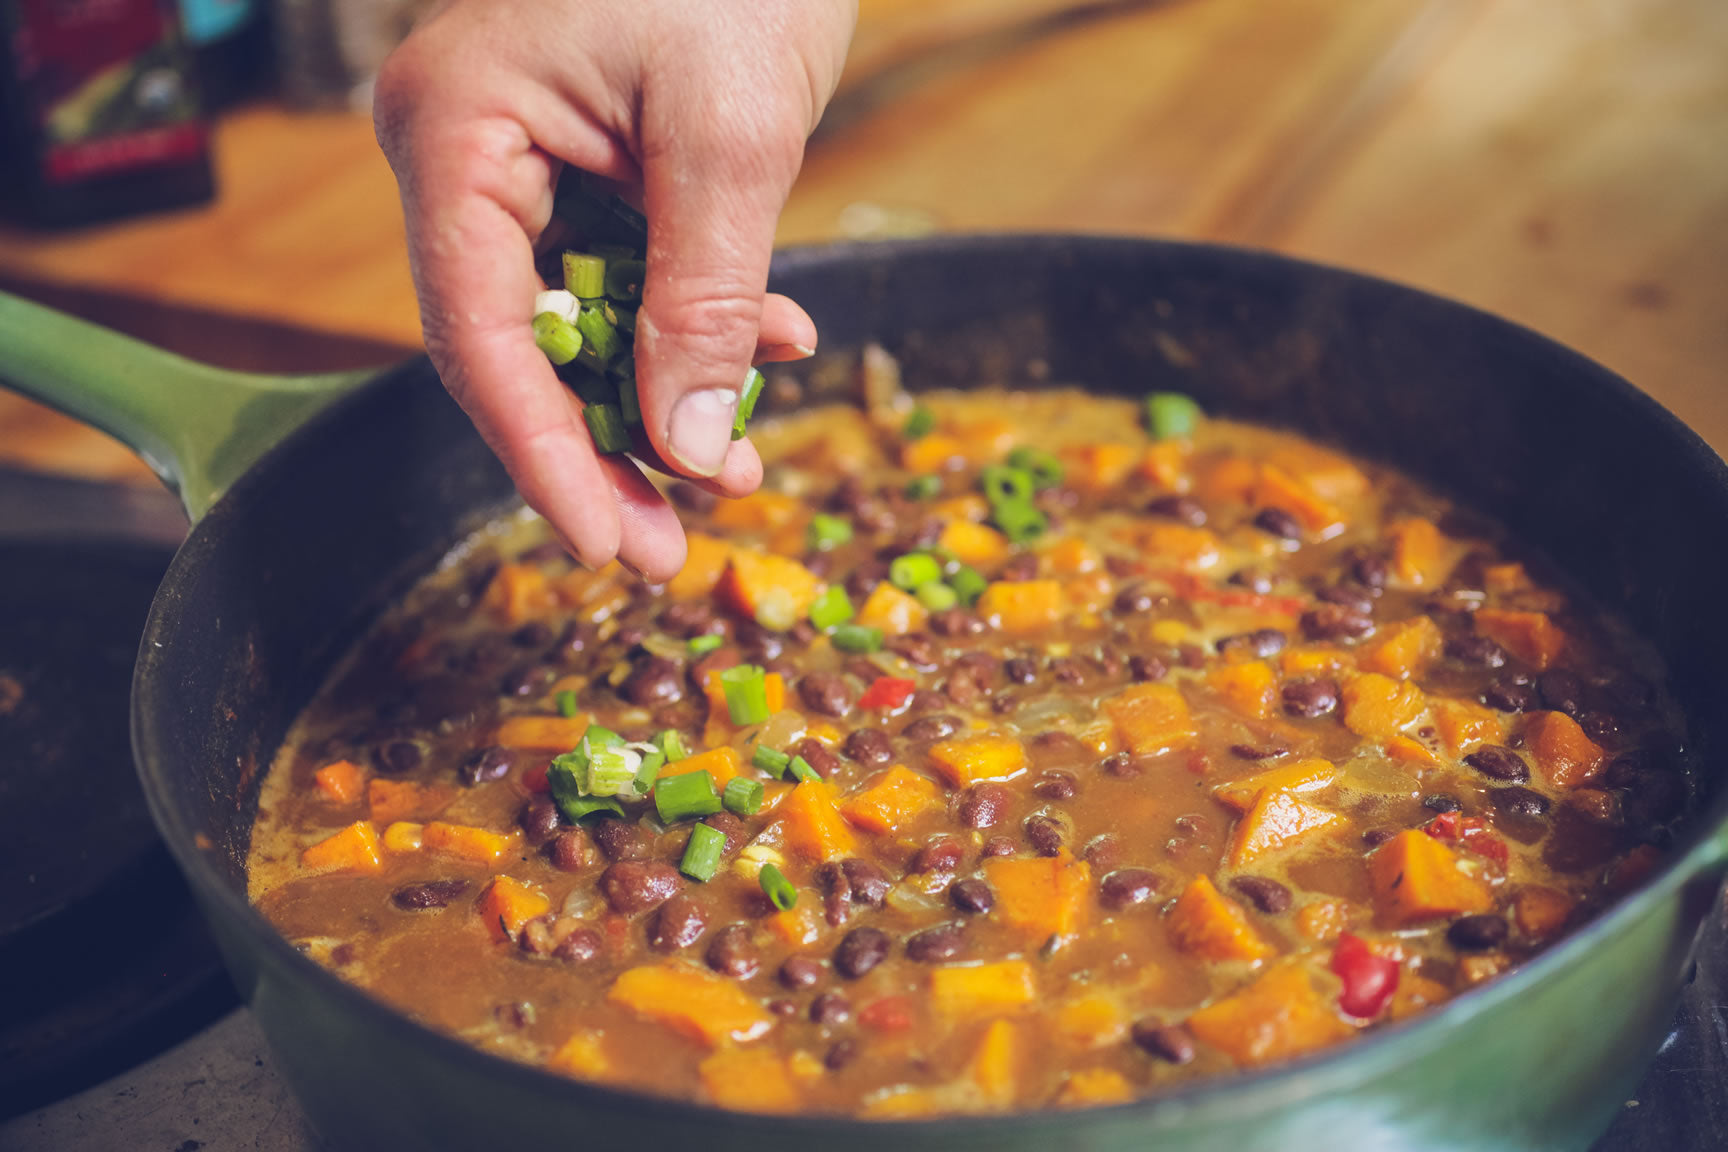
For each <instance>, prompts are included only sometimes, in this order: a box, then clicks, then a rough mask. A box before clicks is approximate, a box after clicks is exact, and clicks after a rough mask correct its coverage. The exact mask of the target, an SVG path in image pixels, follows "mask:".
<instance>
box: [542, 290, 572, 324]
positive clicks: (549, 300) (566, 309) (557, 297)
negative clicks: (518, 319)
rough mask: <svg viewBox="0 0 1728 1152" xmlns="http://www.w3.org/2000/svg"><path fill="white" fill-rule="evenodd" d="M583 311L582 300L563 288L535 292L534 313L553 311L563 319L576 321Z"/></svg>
mask: <svg viewBox="0 0 1728 1152" xmlns="http://www.w3.org/2000/svg"><path fill="white" fill-rule="evenodd" d="M581 311H582V301H580V300H578V299H576V297H575V296H573V295H571V294H570V293H568V292H566V291H564V289H562V288H548V289H546V290H545V291H544V292H536V293H535V294H534V315H536V316H538V315H540V313H542V312H551V313H553V314H554V315H556V316H558V317H559V318H560V319H562V320H568V321H570V323H572V324H574V323H576V317H577V315H578V314H580V313H581Z"/></svg>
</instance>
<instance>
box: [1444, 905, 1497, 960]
mask: <svg viewBox="0 0 1728 1152" xmlns="http://www.w3.org/2000/svg"><path fill="white" fill-rule="evenodd" d="M1508 932H1509V929H1508V928H1507V926H1506V920H1505V918H1504V917H1501V916H1494V915H1491V914H1489V913H1483V914H1482V915H1479V916H1465V917H1462V918H1461V919H1458V920H1454V921H1452V924H1451V926H1450V927H1449V928H1447V929H1446V942H1447V943H1448V944H1450V945H1452V947H1454V948H1457V949H1460V950H1461V951H1464V952H1483V951H1486V950H1487V949H1489V948H1498V947H1499V946H1500V945H1502V944H1504V943H1505V942H1506V937H1507V935H1508Z"/></svg>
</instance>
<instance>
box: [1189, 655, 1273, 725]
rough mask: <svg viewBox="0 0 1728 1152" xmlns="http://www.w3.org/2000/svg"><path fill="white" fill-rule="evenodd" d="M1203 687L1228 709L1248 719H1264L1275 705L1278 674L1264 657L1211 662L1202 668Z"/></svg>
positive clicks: (1270, 713)
mask: <svg viewBox="0 0 1728 1152" xmlns="http://www.w3.org/2000/svg"><path fill="white" fill-rule="evenodd" d="M1206 686H1207V687H1208V688H1210V689H1212V691H1214V692H1216V693H1217V694H1218V696H1219V698H1220V699H1222V700H1223V701H1224V703H1225V704H1226V705H1228V706H1229V708H1230V710H1231V711H1233V712H1235V713H1236V714H1237V715H1239V716H1246V717H1248V718H1249V719H1250V720H1264V719H1266V718H1267V717H1268V716H1271V715H1272V713H1273V709H1274V708H1276V707H1277V704H1278V673H1277V672H1275V671H1273V669H1272V665H1271V664H1269V663H1267V662H1266V661H1264V660H1249V661H1246V662H1244V663H1241V664H1214V665H1213V666H1212V667H1211V668H1209V669H1207V671H1206Z"/></svg>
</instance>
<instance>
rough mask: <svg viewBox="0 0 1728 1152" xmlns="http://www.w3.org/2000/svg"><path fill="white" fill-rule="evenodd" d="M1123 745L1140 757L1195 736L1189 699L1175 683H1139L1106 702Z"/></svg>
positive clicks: (1173, 746) (1105, 707)
mask: <svg viewBox="0 0 1728 1152" xmlns="http://www.w3.org/2000/svg"><path fill="white" fill-rule="evenodd" d="M1104 712H1105V714H1106V715H1108V716H1109V717H1110V720H1111V722H1112V723H1114V724H1115V725H1116V732H1117V735H1118V736H1120V737H1121V740H1122V746H1123V747H1124V748H1127V749H1128V750H1129V751H1130V752H1132V753H1134V754H1135V755H1137V756H1146V755H1151V754H1152V753H1156V752H1165V751H1168V750H1169V749H1171V748H1175V747H1176V746H1178V745H1180V744H1185V743H1187V742H1188V741H1189V740H1192V739H1193V738H1194V719H1193V717H1192V716H1191V715H1190V714H1189V711H1188V701H1186V700H1184V699H1183V698H1182V692H1181V690H1180V689H1178V688H1177V687H1176V686H1175V685H1173V684H1136V685H1133V686H1132V687H1129V688H1125V689H1123V690H1122V691H1121V692H1118V693H1117V694H1116V695H1114V696H1112V697H1110V698H1109V699H1107V700H1105V701H1104Z"/></svg>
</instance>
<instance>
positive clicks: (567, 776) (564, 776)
mask: <svg viewBox="0 0 1728 1152" xmlns="http://www.w3.org/2000/svg"><path fill="white" fill-rule="evenodd" d="M575 760H576V753H574V752H566V753H565V754H564V755H562V756H554V757H553V758H552V764H551V766H550V767H549V768H547V770H546V783H547V785H548V787H550V788H551V790H552V803H553V804H555V805H557V807H558V811H559V813H560V814H561V815H562V816H563V817H564V819H566V820H568V821H570V823H572V824H574V823H576V822H577V821H579V820H581V819H582V818H583V817H584V816H592V815H593V814H594V813H596V812H611V813H613V814H614V815H618V816H622V815H624V807H623V805H621V804H619V803H618V801H617V800H614V799H612V798H611V797H609V796H589V795H588V794H587V793H586V792H585V790H584V789H585V785H586V781H585V780H584V779H583V777H584V775H585V774H586V769H585V767H584V768H583V770H581V771H579V770H578V764H577V763H575V762H574V761H575Z"/></svg>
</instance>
